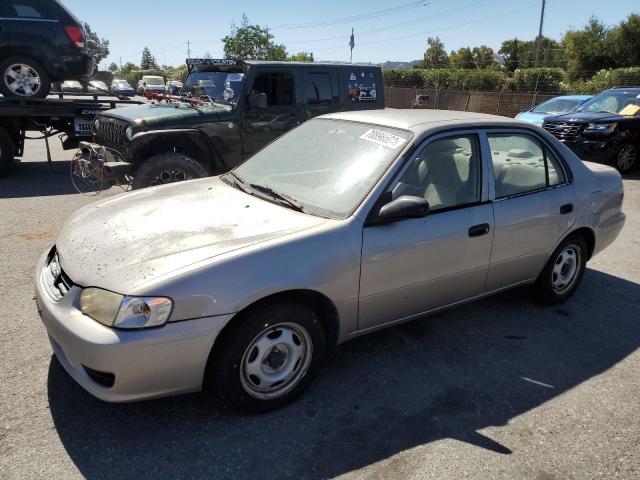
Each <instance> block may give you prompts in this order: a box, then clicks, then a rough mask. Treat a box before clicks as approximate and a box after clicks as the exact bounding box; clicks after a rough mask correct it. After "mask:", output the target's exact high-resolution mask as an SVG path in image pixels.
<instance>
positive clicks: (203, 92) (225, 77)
mask: <svg viewBox="0 0 640 480" xmlns="http://www.w3.org/2000/svg"><path fill="white" fill-rule="evenodd" d="M244 82H245V74H244V72H242V71H228V70H226V71H219V70H218V71H216V70H210V71H204V72H201V71H195V72H191V73H190V74H189V76H188V77H187V79H186V80H185V82H184V87H183V88H182V94H183V95H185V94H188V95H190V96H192V97H196V98H203V99H205V100H211V101H213V102H214V103H218V104H223V105H227V106H230V107H232V108H234V107H235V106H236V104H237V103H238V99H239V98H240V93H241V92H242V88H243V87H244Z"/></svg>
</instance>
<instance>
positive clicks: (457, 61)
mask: <svg viewBox="0 0 640 480" xmlns="http://www.w3.org/2000/svg"><path fill="white" fill-rule="evenodd" d="M449 61H450V62H451V66H452V67H455V68H467V69H469V68H476V62H475V60H474V59H473V54H472V53H471V49H470V48H469V47H462V48H459V49H458V51H457V52H454V51H453V50H452V51H451V54H450V55H449Z"/></svg>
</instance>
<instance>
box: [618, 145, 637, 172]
mask: <svg viewBox="0 0 640 480" xmlns="http://www.w3.org/2000/svg"><path fill="white" fill-rule="evenodd" d="M636 153H637V152H636V147H635V146H633V145H626V146H624V147H623V148H622V149H621V150H620V153H618V167H619V168H620V170H625V171H626V170H629V169H630V168H631V167H633V165H634V164H635V163H636Z"/></svg>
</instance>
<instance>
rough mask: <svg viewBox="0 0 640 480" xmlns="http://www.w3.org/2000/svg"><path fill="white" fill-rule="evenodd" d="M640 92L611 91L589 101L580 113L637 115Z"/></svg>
mask: <svg viewBox="0 0 640 480" xmlns="http://www.w3.org/2000/svg"><path fill="white" fill-rule="evenodd" d="M639 107H640V90H633V91H630V90H610V91H606V92H602V93H601V94H600V95H596V96H595V97H593V98H592V99H591V100H587V101H586V102H585V103H583V104H582V105H581V106H580V107H579V108H578V109H577V111H578V112H606V113H620V114H622V115H635V114H636V113H638V111H639V110H640V108H639Z"/></svg>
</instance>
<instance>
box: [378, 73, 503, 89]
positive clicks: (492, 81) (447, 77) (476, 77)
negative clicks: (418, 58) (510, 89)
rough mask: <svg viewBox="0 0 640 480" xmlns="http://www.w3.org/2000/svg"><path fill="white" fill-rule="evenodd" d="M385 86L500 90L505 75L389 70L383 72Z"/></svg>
mask: <svg viewBox="0 0 640 480" xmlns="http://www.w3.org/2000/svg"><path fill="white" fill-rule="evenodd" d="M382 73H383V77H384V81H385V84H386V85H388V86H391V85H396V86H398V85H404V86H416V87H421V88H441V89H446V90H502V89H503V88H504V87H505V86H506V82H507V74H506V73H504V72H500V71H496V70H466V69H461V68H425V69H419V68H389V69H384V70H383V72H382Z"/></svg>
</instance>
